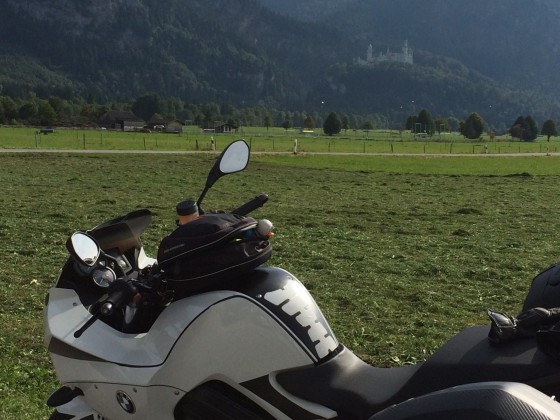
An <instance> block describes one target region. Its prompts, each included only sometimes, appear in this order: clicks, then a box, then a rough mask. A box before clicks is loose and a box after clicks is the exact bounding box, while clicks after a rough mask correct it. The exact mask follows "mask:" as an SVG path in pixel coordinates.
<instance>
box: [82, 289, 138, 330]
mask: <svg viewBox="0 0 560 420" xmlns="http://www.w3.org/2000/svg"><path fill="white" fill-rule="evenodd" d="M111 288H112V291H111V292H110V293H109V296H108V297H107V298H106V299H104V300H103V301H100V302H98V304H99V303H100V304H101V306H99V309H98V310H97V312H95V313H94V314H93V315H92V316H91V318H90V319H88V320H87V321H86V323H85V324H84V325H82V326H81V327H80V328H79V329H78V330H76V331H75V332H74V337H76V338H79V337H80V336H81V335H82V334H83V333H84V332H85V331H86V330H87V329H88V328H89V327H91V326H92V325H93V323H94V322H95V321H96V320H98V319H99V318H100V317H102V316H110V315H112V314H113V312H114V311H115V309H119V308H122V307H123V306H124V305H126V304H127V303H129V302H131V301H132V300H134V299H135V298H136V295H138V296H140V295H139V294H138V289H137V288H136V287H135V286H134V285H133V284H132V282H130V281H128V280H127V279H118V280H115V282H114V283H113V284H112V285H111ZM140 298H141V296H140Z"/></svg>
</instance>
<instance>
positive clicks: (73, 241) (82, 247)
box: [66, 232, 100, 267]
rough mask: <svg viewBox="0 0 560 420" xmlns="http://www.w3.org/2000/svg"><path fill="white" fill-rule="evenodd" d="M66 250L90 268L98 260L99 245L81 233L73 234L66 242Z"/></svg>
mask: <svg viewBox="0 0 560 420" xmlns="http://www.w3.org/2000/svg"><path fill="white" fill-rule="evenodd" d="M66 248H68V251H69V252H70V254H72V255H73V256H74V257H75V258H77V259H78V260H79V261H81V262H82V263H84V264H85V265H87V266H90V267H93V266H94V265H95V263H96V262H97V259H98V258H99V253H100V248H99V245H97V242H96V241H95V239H93V238H92V237H91V236H89V235H86V234H85V233H82V232H76V233H74V234H73V235H72V236H71V237H70V238H69V239H68V241H67V242H66Z"/></svg>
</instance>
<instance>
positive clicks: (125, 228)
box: [88, 209, 152, 253]
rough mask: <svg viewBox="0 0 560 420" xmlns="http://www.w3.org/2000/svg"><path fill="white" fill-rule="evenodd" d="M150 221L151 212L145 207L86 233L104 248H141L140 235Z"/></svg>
mask: <svg viewBox="0 0 560 420" xmlns="http://www.w3.org/2000/svg"><path fill="white" fill-rule="evenodd" d="M151 222H152V212H150V210H147V209H141V210H135V211H133V212H130V213H128V214H126V215H124V216H120V217H116V218H114V219H111V220H108V221H106V222H104V223H101V224H100V225H98V226H96V227H94V228H93V229H91V230H90V231H88V233H89V234H90V235H91V236H93V237H94V238H95V240H96V241H97V242H98V243H99V246H100V247H101V248H102V249H104V250H107V249H112V248H118V249H119V250H120V252H121V253H125V252H127V251H128V250H130V249H131V248H137V249H139V248H141V247H142V243H141V242H140V235H142V233H143V232H144V231H145V230H146V228H147V227H148V226H149V225H150V223H151Z"/></svg>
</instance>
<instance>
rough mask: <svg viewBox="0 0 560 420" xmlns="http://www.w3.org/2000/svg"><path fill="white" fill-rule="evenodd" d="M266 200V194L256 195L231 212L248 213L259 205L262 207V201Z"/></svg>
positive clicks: (243, 214) (242, 214)
mask: <svg viewBox="0 0 560 420" xmlns="http://www.w3.org/2000/svg"><path fill="white" fill-rule="evenodd" d="M267 201H268V195H267V194H261V195H258V196H256V197H255V198H253V199H252V200H251V201H248V202H247V203H245V204H243V205H241V206H240V207H238V208H236V209H235V210H233V211H232V213H233V214H238V215H240V216H245V215H247V214H249V213H251V212H252V211H253V210H256V209H258V208H259V207H262V206H263V205H264V203H266V202H267Z"/></svg>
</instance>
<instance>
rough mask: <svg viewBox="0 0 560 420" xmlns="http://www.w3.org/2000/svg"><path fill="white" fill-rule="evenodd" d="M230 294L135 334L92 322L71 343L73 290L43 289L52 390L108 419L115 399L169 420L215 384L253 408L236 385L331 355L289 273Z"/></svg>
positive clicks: (190, 305) (175, 311)
mask: <svg viewBox="0 0 560 420" xmlns="http://www.w3.org/2000/svg"><path fill="white" fill-rule="evenodd" d="M230 286H231V287H230V288H231V289H232V290H217V291H209V292H206V293H201V294H198V295H194V296H190V297H186V298H183V299H181V300H179V301H176V302H173V303H171V304H170V305H169V306H168V307H166V308H165V310H163V312H162V313H161V314H160V316H159V317H158V318H157V320H156V321H155V323H154V324H153V326H152V327H151V328H150V330H149V331H147V332H145V333H141V334H125V333H122V332H119V331H117V330H115V329H114V328H112V327H111V326H109V325H107V324H106V323H104V322H102V321H100V320H98V321H96V322H95V323H93V324H92V326H91V327H90V328H88V329H87V330H86V331H85V332H84V333H83V335H82V336H80V337H79V338H76V337H74V332H75V331H76V330H77V329H78V328H79V327H80V326H81V325H82V324H83V323H84V322H86V321H87V319H88V318H89V317H90V316H91V314H90V313H89V312H88V310H87V309H86V308H85V307H84V306H83V305H82V304H81V301H80V298H79V296H78V295H77V293H76V292H75V291H74V290H72V289H65V288H56V287H55V288H53V289H51V290H50V292H49V296H48V304H47V307H46V309H45V311H46V313H45V319H46V324H45V343H46V345H47V347H48V349H49V351H50V352H51V358H52V361H53V364H54V366H55V369H56V372H57V375H58V378H59V380H60V382H62V383H63V384H65V385H67V386H70V387H78V388H79V389H81V390H82V392H83V393H84V395H83V397H81V398H82V399H83V401H85V402H86V403H87V404H88V405H89V406H90V407H92V409H93V410H96V411H98V412H100V413H102V414H103V415H104V416H106V417H109V418H118V415H122V413H123V411H124V409H123V406H122V405H121V404H122V401H123V399H124V400H127V399H130V401H131V404H134V406H135V409H134V410H135V412H138V413H143V415H144V416H145V415H146V413H150V410H151V407H152V406H150V405H149V404H145V403H144V402H146V401H148V402H149V401H152V400H154V399H155V401H158V402H159V403H158V404H155V403H154V404H153V407H159V406H160V405H161V403H164V402H165V406H166V407H168V409H169V413H167V414H169V416H170V417H168V418H173V414H172V413H173V407H175V406H176V405H177V404H178V402H179V401H180V400H181V398H182V397H183V396H184V395H185V394H186V393H188V392H189V391H191V390H193V389H194V388H196V387H197V386H199V385H200V384H204V383H206V382H208V381H212V380H217V381H220V382H223V383H227V384H230V385H231V386H232V387H234V388H235V389H236V390H237V391H239V392H241V393H245V394H247V395H249V396H250V397H251V398H256V399H259V398H258V397H257V396H255V394H254V393H252V392H251V391H250V390H249V389H248V388H246V387H243V386H242V385H239V384H243V383H245V382H249V381H251V380H253V379H255V378H259V377H263V376H267V375H268V374H269V373H270V372H275V371H283V370H290V369H296V368H302V367H309V366H313V365H314V363H317V362H318V361H319V360H320V359H321V358H322V357H326V356H328V355H329V354H330V353H332V352H334V351H336V349H337V347H338V342H337V341H336V339H335V338H334V335H333V333H332V331H331V330H330V327H329V326H328V324H327V323H326V321H325V319H324V317H323V316H322V314H321V312H320V310H319V309H318V307H317V305H316V303H315V302H314V300H313V299H312V297H311V295H310V294H309V293H308V292H307V290H306V289H305V287H304V286H303V285H302V284H301V283H300V282H299V281H298V280H297V279H296V278H295V277H294V276H292V275H291V274H290V273H288V272H286V271H284V270H281V269H277V268H262V269H258V270H255V271H254V272H253V273H251V275H249V276H247V277H245V278H240V279H238V280H237V281H236V282H232V283H231V284H230ZM247 361H250V362H249V363H247ZM118 395H120V397H119V398H117V396H118ZM109 401H110V402H111V403H109ZM263 403H264V401H261V405H262V404H263ZM265 405H266V404H265ZM311 406H312V405H311ZM269 409H270V410H271V411H274V410H276V409H275V408H274V406H270V407H269ZM312 409H314V410H315V411H317V410H318V411H321V409H319V408H317V407H312ZM327 412H329V411H328V410H327ZM167 414H166V415H167ZM130 415H133V413H130ZM154 416H155V413H154ZM158 416H159V417H160V418H162V419H163V418H167V417H165V416H163V415H162V414H161V411H160V412H158ZM140 417H141V416H140ZM140 417H138V418H140ZM131 418H134V417H131Z"/></svg>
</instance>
